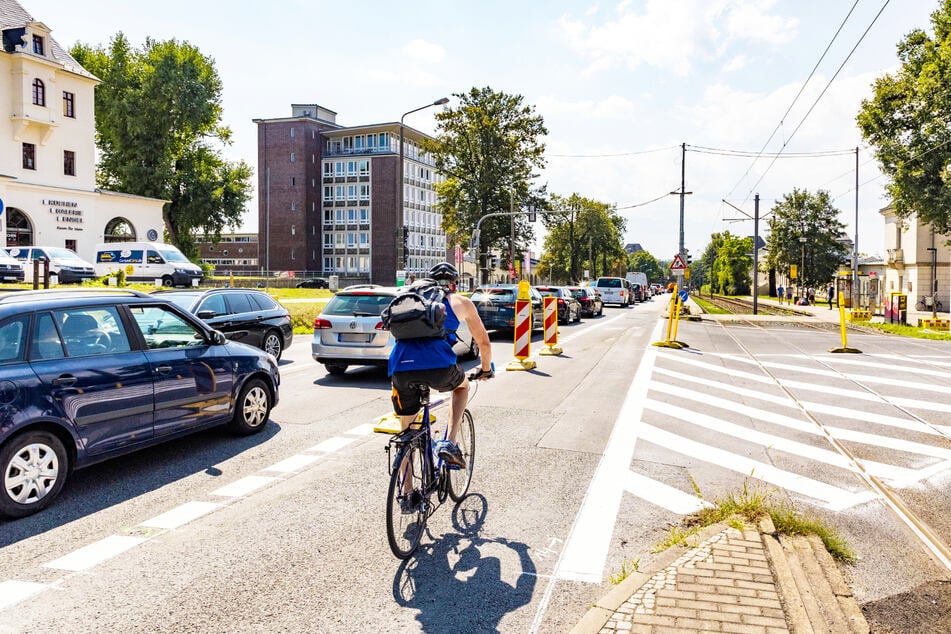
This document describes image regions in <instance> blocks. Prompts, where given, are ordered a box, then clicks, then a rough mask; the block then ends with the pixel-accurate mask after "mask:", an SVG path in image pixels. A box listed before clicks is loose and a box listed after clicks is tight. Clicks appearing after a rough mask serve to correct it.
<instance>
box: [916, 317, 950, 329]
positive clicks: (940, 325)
mask: <svg viewBox="0 0 951 634" xmlns="http://www.w3.org/2000/svg"><path fill="white" fill-rule="evenodd" d="M918 327H919V328H928V329H929V330H949V331H951V319H930V318H929V319H919V320H918Z"/></svg>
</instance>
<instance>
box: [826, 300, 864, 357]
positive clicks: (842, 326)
mask: <svg viewBox="0 0 951 634" xmlns="http://www.w3.org/2000/svg"><path fill="white" fill-rule="evenodd" d="M836 297H837V298H838V304H839V331H840V333H841V335H842V346H841V347H839V348H829V352H850V353H857V354H861V353H862V351H861V350H859V349H858V348H850V347H849V342H848V339H847V336H846V327H845V321H846V318H845V300H844V299H843V297H842V293H838V294H837V295H836ZM853 312H854V311H853Z"/></svg>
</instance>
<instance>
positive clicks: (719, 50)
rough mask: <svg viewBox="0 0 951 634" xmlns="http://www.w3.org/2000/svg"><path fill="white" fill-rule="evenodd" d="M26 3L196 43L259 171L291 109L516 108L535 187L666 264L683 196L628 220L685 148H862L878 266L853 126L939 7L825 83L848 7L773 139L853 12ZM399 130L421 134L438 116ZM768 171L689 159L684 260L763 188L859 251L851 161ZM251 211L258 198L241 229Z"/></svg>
mask: <svg viewBox="0 0 951 634" xmlns="http://www.w3.org/2000/svg"><path fill="white" fill-rule="evenodd" d="M20 1H21V3H23V4H24V6H25V7H26V9H27V10H28V11H29V12H30V13H31V14H32V15H33V16H34V18H36V19H38V20H41V21H43V22H45V23H46V24H47V25H48V26H50V27H51V28H52V29H53V36H54V37H55V38H56V39H57V40H58V41H59V42H60V43H61V44H63V45H64V46H70V45H71V44H73V43H74V42H76V41H82V42H85V43H89V44H106V43H107V42H108V41H109V39H110V37H111V36H112V35H113V34H115V33H116V32H118V31H123V32H124V33H125V34H126V36H127V37H128V38H129V39H130V40H131V41H132V42H133V43H134V44H135V45H139V44H141V43H142V42H143V41H144V39H145V37H146V36H151V37H153V38H156V39H168V38H177V39H179V40H187V41H189V42H192V43H194V44H196V45H198V46H199V48H200V49H201V50H202V51H203V52H204V53H205V54H207V55H210V56H211V57H213V58H214V59H215V61H216V65H217V68H218V71H219V73H220V75H221V78H222V80H223V82H224V118H225V123H226V124H227V125H229V126H230V127H231V128H232V130H233V132H234V143H233V145H231V146H230V147H228V148H226V149H225V154H226V155H227V156H228V157H229V158H242V159H244V160H245V161H247V162H248V163H249V164H251V165H252V166H253V167H256V156H257V152H256V130H255V125H254V124H253V123H252V122H251V119H253V118H259V117H264V118H266V117H277V116H286V115H288V114H290V104H291V103H318V104H320V105H322V106H324V107H327V108H330V109H331V110H334V111H336V112H337V113H338V115H337V121H338V123H341V124H343V125H359V124H363V123H374V122H384V121H397V120H399V117H400V115H401V114H402V113H403V112H406V111H408V110H410V109H412V108H415V107H417V106H419V105H422V104H425V103H427V102H429V101H432V100H435V99H437V98H439V97H443V96H449V97H450V98H451V97H452V94H453V93H463V92H466V91H468V90H469V89H470V88H472V87H473V86H479V87H481V86H490V87H492V88H493V89H494V90H498V91H504V92H507V93H513V94H520V95H522V96H523V97H524V100H525V103H526V104H528V105H532V106H534V107H535V108H536V110H537V112H538V113H539V114H541V115H542V116H543V117H544V119H545V123H546V125H547V127H548V130H549V135H548V137H547V138H546V139H545V143H546V145H547V152H548V165H547V167H546V169H545V170H543V171H542V173H541V175H540V178H539V179H538V180H539V182H540V183H547V185H548V189H549V191H551V192H554V193H557V194H561V195H570V194H571V193H573V192H577V193H580V194H582V195H584V196H588V197H590V198H593V199H597V200H602V201H606V202H610V203H614V204H616V205H617V206H618V207H619V208H622V209H621V212H622V213H623V214H624V216H625V217H626V218H627V221H628V229H627V235H626V241H627V242H639V243H641V244H642V245H643V246H644V248H646V249H647V250H648V251H650V252H651V253H653V254H654V255H655V256H657V257H658V258H661V259H669V258H670V257H672V255H673V254H674V253H675V252H676V250H677V245H678V239H679V201H678V198H677V197H676V196H667V197H664V198H662V199H661V200H658V201H657V202H654V203H651V204H649V205H644V206H639V207H631V206H632V205H636V204H638V203H641V202H644V201H647V200H651V199H654V198H657V197H658V196H662V195H663V194H666V193H667V192H669V191H673V190H675V189H677V188H679V186H680V169H681V164H680V162H681V155H680V144H681V143H682V142H685V143H687V144H688V146H694V147H706V148H718V149H728V150H741V151H750V152H754V153H755V152H758V151H759V150H760V149H761V148H763V146H764V144H766V142H767V139H768V138H769V137H770V135H771V134H772V133H773V132H774V130H777V128H778V131H777V132H776V134H775V135H774V136H773V139H772V140H771V141H770V142H769V143H768V144H767V146H766V150H765V151H766V152H777V151H779V150H780V149H782V148H783V145H784V143H786V146H785V150H783V151H784V152H786V153H790V154H794V153H809V152H825V151H830V150H848V149H851V148H855V147H856V146H860V148H861V149H860V153H859V164H860V167H859V220H858V227H859V250H860V251H862V252H866V253H881V252H882V244H883V236H882V232H883V225H882V221H881V217H880V215H879V213H878V210H879V209H880V208H881V207H882V206H884V204H885V202H886V201H885V199H884V198H883V190H882V185H883V183H884V178H882V177H880V173H879V172H878V170H877V167H876V164H875V162H874V160H873V159H872V154H871V152H870V151H869V150H868V149H867V148H865V147H864V146H862V143H861V138H860V135H859V132H858V129H857V128H856V126H855V115H856V112H857V110H858V107H859V104H860V102H861V100H862V99H863V98H865V97H867V96H868V95H869V94H870V92H871V88H870V86H871V83H872V82H873V80H874V79H875V78H876V77H877V76H879V75H881V74H882V73H884V72H888V71H890V70H894V68H895V67H896V65H897V60H896V55H895V45H896V44H897V43H898V41H899V40H900V39H901V38H902V37H903V36H904V35H905V34H906V33H907V32H908V31H909V30H911V29H913V28H923V29H926V30H929V31H930V22H929V16H930V13H931V12H932V11H934V10H935V9H936V8H937V6H938V0H892V1H891V2H890V3H887V6H886V7H885V9H884V11H883V12H882V14H881V16H880V17H879V18H878V20H877V21H876V22H875V23H874V25H873V26H872V27H871V29H870V30H869V31H868V34H867V35H866V36H865V37H864V39H863V40H862V41H861V43H860V44H859V45H858V48H857V49H856V50H855V53H854V54H853V55H852V57H851V59H850V60H849V61H848V63H846V64H845V66H844V67H843V68H842V70H841V71H840V72H839V74H838V77H837V78H836V79H835V81H834V82H832V83H831V85H830V83H829V82H830V80H831V79H832V77H833V75H834V74H835V73H836V71H837V70H838V69H839V67H840V65H841V64H842V63H843V62H844V61H845V59H846V57H847V56H848V55H849V51H850V50H851V49H852V48H853V47H854V46H855V45H856V43H857V42H859V39H860V38H861V37H862V34H863V32H865V30H866V29H868V27H869V25H870V24H872V21H873V19H874V18H875V16H876V14H877V13H878V12H879V10H880V9H881V8H882V6H883V4H886V2H885V0H859V2H858V3H857V5H856V6H855V9H854V11H853V12H852V14H851V16H850V18H849V19H848V21H847V22H846V23H845V26H844V27H843V28H842V30H841V33H840V34H839V35H838V37H837V38H836V40H835V42H834V43H833V44H832V46H831V48H830V49H829V52H828V53H827V54H826V57H825V59H824V61H823V62H822V64H821V65H820V66H819V67H818V69H817V70H816V73H815V75H814V76H813V78H812V79H811V80H810V82H809V83H808V84H807V85H806V87H805V89H804V90H803V93H802V95H801V96H800V97H799V99H798V101H797V102H796V105H795V106H794V107H793V109H792V110H791V111H790V112H789V114H788V116H787V117H786V118H785V120H784V121H783V123H782V125H780V120H781V118H782V117H783V114H784V113H785V112H786V110H787V108H789V106H790V104H791V103H792V102H793V99H794V97H795V96H796V94H797V92H799V91H800V89H802V87H803V84H804V82H805V80H806V78H807V77H808V76H809V74H810V72H811V71H812V70H813V67H815V66H816V63H817V62H818V60H819V58H820V55H822V53H823V51H824V50H825V49H826V47H827V46H828V45H829V43H830V41H832V39H833V35H834V34H835V33H836V30H837V29H838V28H839V26H840V24H842V21H843V20H844V19H845V17H846V15H847V14H848V13H849V11H850V9H851V8H852V6H853V1H854V0H824V1H820V0H646V1H645V0H637V1H635V0H625V1H622V2H571V1H567V0H547V1H523V2H513V1H509V2H500V1H498V0H483V1H480V2H466V3H463V2H453V1H451V0H449V1H447V0H442V1H440V2H432V1H417V2H390V1H385V2H384V1H379V2H377V1H369V0H365V1H359V0H353V1H350V2H339V1H338V2H324V1H322V0H309V1H307V2H305V1H303V0H271V2H267V3H262V2H253V3H252V2H245V1H243V0H233V1H231V2H227V3H221V2H208V1H207V0H197V1H196V0H192V1H190V2H186V1H184V0H164V2H161V3H142V4H140V3H138V2H135V3H132V2H128V0H122V1H120V0H97V2H95V3H77V2H75V0H71V1H66V0H45V1H40V0H20ZM823 90H825V91H826V92H825V94H824V96H822V98H821V99H819V100H818V102H817V101H816V100H817V98H818V97H819V94H820V93H821V92H822V91H823ZM454 101H455V100H454ZM814 104H815V107H814V108H813V105H814ZM810 108H812V112H811V113H809V114H808V116H806V114H807V111H809V109H810ZM407 123H408V124H410V125H412V126H413V127H415V128H417V129H420V130H423V131H426V132H432V131H433V118H432V112H431V111H422V112H419V113H416V114H414V115H410V117H408V118H407ZM800 124H801V125H800ZM797 128H798V130H797ZM791 135H792V138H791V139H790V136H791ZM787 141H788V143H787ZM771 160H772V159H771V158H761V159H760V160H758V161H756V162H754V161H753V159H752V158H735V157H727V156H723V155H719V154H709V153H700V152H696V151H688V153H687V157H686V188H687V190H688V191H692V192H693V194H692V195H691V196H688V197H687V198H686V208H685V243H686V246H687V248H688V249H690V250H691V251H692V252H693V253H699V252H701V251H702V249H703V248H704V247H705V246H706V244H707V243H708V241H709V237H710V234H711V233H713V232H716V231H724V230H729V231H731V232H733V233H735V234H742V235H751V234H752V231H753V227H752V222H751V221H746V222H739V223H737V222H731V221H730V219H732V218H737V217H740V216H739V214H738V213H737V212H735V211H734V210H733V209H732V208H730V207H729V206H727V205H725V204H723V203H722V202H721V200H722V199H724V198H726V199H727V200H729V201H730V202H732V203H733V204H735V205H737V206H739V207H741V208H743V209H744V210H746V211H747V212H748V213H750V214H751V215H752V209H753V202H752V194H753V193H755V192H758V193H759V194H760V196H761V199H762V202H761V213H763V214H765V213H766V212H767V211H768V210H769V208H770V207H771V206H772V204H773V201H774V200H775V199H777V198H779V197H781V196H782V195H783V194H784V193H786V192H789V191H791V190H792V188H793V187H800V188H807V189H809V190H813V191H814V190H816V189H819V188H822V189H827V190H829V191H830V193H831V194H832V196H833V198H834V199H835V205H836V206H837V207H838V208H839V209H840V210H841V211H842V220H843V222H844V223H845V224H846V231H847V233H848V234H849V235H850V236H853V235H854V233H855V215H856V211H855V209H856V205H855V171H854V170H855V158H854V155H840V156H832V157H828V158H812V159H807V158H789V159H786V158H782V159H779V160H777V161H775V163H773V164H772V166H770V163H771ZM625 207H631V208H627V209H624V208H625ZM256 210H257V199H256V198H255V199H254V200H252V201H251V203H249V213H248V214H247V222H246V225H245V226H246V227H247V228H249V229H256V215H257V214H256Z"/></svg>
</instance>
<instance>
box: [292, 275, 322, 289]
mask: <svg viewBox="0 0 951 634" xmlns="http://www.w3.org/2000/svg"><path fill="white" fill-rule="evenodd" d="M296 286H297V288H330V281H329V280H327V279H326V278H323V277H312V278H310V279H307V280H301V281H300V282H298V283H297V284H296Z"/></svg>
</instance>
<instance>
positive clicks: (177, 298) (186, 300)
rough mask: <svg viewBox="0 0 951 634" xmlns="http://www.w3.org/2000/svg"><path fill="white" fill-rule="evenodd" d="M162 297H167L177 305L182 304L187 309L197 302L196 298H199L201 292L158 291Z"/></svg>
mask: <svg viewBox="0 0 951 634" xmlns="http://www.w3.org/2000/svg"><path fill="white" fill-rule="evenodd" d="M157 295H158V296H159V297H161V298H162V299H167V300H168V301H170V302H172V303H173V304H175V305H176V306H180V307H182V308H184V309H185V310H188V309H189V308H191V306H192V305H193V304H194V303H195V300H196V299H198V296H199V295H201V293H157Z"/></svg>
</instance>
